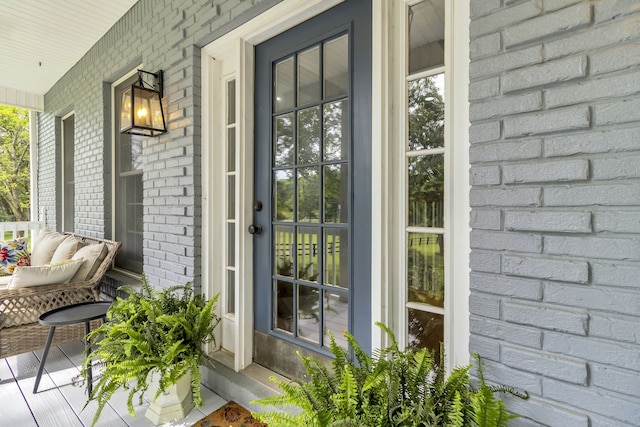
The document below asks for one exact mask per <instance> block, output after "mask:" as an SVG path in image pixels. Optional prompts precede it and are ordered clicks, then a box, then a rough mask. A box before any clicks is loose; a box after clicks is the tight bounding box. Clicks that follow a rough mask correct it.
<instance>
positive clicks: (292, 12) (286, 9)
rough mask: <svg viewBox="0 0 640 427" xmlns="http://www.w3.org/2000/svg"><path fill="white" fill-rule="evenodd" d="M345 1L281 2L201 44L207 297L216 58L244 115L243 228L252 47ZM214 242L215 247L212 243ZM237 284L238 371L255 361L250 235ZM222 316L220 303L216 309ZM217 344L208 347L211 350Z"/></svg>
mask: <svg viewBox="0 0 640 427" xmlns="http://www.w3.org/2000/svg"><path fill="white" fill-rule="evenodd" d="M342 1H344V0H284V1H282V2H280V3H279V4H277V5H276V6H274V7H272V8H271V9H269V10H267V11H266V12H264V13H262V14H260V15H259V16H257V17H256V18H254V19H252V20H250V21H249V22H247V23H246V24H244V25H241V26H240V27H238V28H236V29H234V30H233V31H231V32H229V33H227V34H225V35H223V36H221V37H220V38H219V39H217V40H216V41H214V42H212V43H210V44H209V45H207V46H205V47H204V48H203V49H202V52H201V67H202V94H203V96H202V99H203V102H202V156H203V167H202V237H203V239H202V242H203V247H202V256H203V259H204V260H205V261H204V262H203V268H202V283H203V290H204V293H205V296H206V297H208V298H210V297H212V296H213V295H215V294H217V293H220V292H223V289H222V288H221V283H223V280H222V274H223V272H224V266H223V265H222V262H223V261H222V260H223V258H224V257H222V254H221V248H220V247H219V246H220V245H219V242H220V241H221V239H219V237H218V238H216V236H222V235H224V229H223V227H222V225H223V223H224V212H223V211H221V210H220V209H219V208H217V207H219V206H224V199H222V195H224V189H223V188H222V181H223V180H222V176H221V175H220V174H219V173H218V172H219V171H221V170H224V169H223V168H221V167H220V162H221V161H222V160H223V158H224V156H220V155H219V153H220V152H221V150H222V147H215V146H214V144H215V141H216V138H217V136H218V134H217V132H219V130H220V126H221V125H220V124H221V121H220V120H221V112H220V111H219V102H217V101H219V100H220V99H223V98H221V97H220V95H221V94H220V93H219V92H220V89H219V85H218V80H219V79H220V78H221V77H222V76H220V72H219V70H220V68H221V67H220V61H225V60H228V61H234V68H235V73H236V74H235V75H236V91H237V92H236V117H240V118H244V120H241V121H240V122H239V123H238V131H239V132H238V135H237V140H236V144H237V145H236V147H237V150H239V153H240V154H239V155H240V165H239V168H240V171H239V172H240V174H239V182H240V188H241V191H242V193H241V194H238V195H237V197H238V199H239V200H238V202H237V203H238V206H237V207H238V211H237V212H238V213H239V215H238V229H239V230H241V231H245V230H246V229H247V227H248V226H249V224H251V221H252V220H253V209H252V205H253V108H254V103H253V93H254V90H253V80H254V73H253V69H254V60H253V54H254V46H255V45H257V44H260V43H262V42H263V41H266V40H269V39H270V38H272V37H275V36H276V35H278V34H280V33H283V32H284V31H286V30H288V29H289V28H291V27H294V26H296V25H298V24H300V23H302V22H304V21H306V20H307V19H309V18H311V17H313V16H315V15H318V14H320V13H322V12H324V11H325V10H328V9H330V8H332V7H333V6H335V5H337V4H339V3H341V2H342ZM216 243H218V245H216ZM237 244H238V250H239V258H238V259H240V260H242V262H241V264H240V265H239V266H238V267H239V268H238V273H237V274H238V276H239V280H238V281H237V283H239V286H238V288H237V289H236V320H235V325H234V326H233V328H232V329H233V332H234V333H235V352H234V354H233V363H232V366H231V367H232V368H233V369H235V370H236V371H240V370H242V369H244V368H246V367H248V366H249V365H250V364H251V363H252V361H253V262H252V259H253V240H252V237H251V235H250V234H248V233H242V232H241V234H239V236H238V242H237ZM217 310H218V314H220V312H219V310H220V306H219V305H218V307H217ZM217 329H218V330H217V334H218V336H217V337H216V342H217V343H220V341H221V340H220V335H219V334H220V332H221V331H220V329H219V328H217ZM215 350H217V348H210V349H208V351H209V353H211V352H213V351H215Z"/></svg>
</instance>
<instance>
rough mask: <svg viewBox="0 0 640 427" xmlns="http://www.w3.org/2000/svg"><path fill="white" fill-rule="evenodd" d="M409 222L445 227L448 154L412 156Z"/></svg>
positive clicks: (412, 224) (415, 224)
mask: <svg viewBox="0 0 640 427" xmlns="http://www.w3.org/2000/svg"><path fill="white" fill-rule="evenodd" d="M408 174H409V177H408V192H409V206H408V209H407V213H408V215H409V217H408V218H407V220H408V224H409V226H416V227H439V228H441V227H444V155H443V154H436V155H432V156H417V157H410V158H409V169H408Z"/></svg>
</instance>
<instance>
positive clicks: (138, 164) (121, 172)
mask: <svg viewBox="0 0 640 427" xmlns="http://www.w3.org/2000/svg"><path fill="white" fill-rule="evenodd" d="M136 80H137V74H136V75H133V76H132V77H130V78H128V79H126V80H125V81H123V82H121V83H119V84H117V85H116V86H115V87H114V98H113V100H114V102H113V108H114V113H115V114H114V130H113V132H114V146H113V168H114V174H113V175H114V185H113V192H114V198H113V238H114V240H117V241H119V242H122V247H121V248H120V251H119V252H118V255H117V256H116V260H115V266H116V268H118V269H120V270H124V271H127V272H130V273H135V274H140V273H142V241H143V192H142V190H143V189H142V173H143V158H142V137H140V136H137V135H129V134H123V133H120V110H121V108H122V106H121V105H120V100H121V99H122V92H124V91H125V90H126V89H127V88H130V87H131V85H132V84H133V83H134V82H135V81H136Z"/></svg>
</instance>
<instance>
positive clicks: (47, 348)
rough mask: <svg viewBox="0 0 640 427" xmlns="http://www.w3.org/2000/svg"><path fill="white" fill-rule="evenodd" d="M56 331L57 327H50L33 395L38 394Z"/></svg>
mask: <svg viewBox="0 0 640 427" xmlns="http://www.w3.org/2000/svg"><path fill="white" fill-rule="evenodd" d="M55 331H56V327H55V326H51V327H49V336H48V337H47V345H45V346H44V353H42V360H40V367H39V368H38V375H37V376H36V383H35V384H34V386H33V394H36V393H37V392H38V385H40V378H41V377H42V371H43V370H44V362H45V361H46V360H47V355H48V354H49V347H51V341H53V333H54V332H55Z"/></svg>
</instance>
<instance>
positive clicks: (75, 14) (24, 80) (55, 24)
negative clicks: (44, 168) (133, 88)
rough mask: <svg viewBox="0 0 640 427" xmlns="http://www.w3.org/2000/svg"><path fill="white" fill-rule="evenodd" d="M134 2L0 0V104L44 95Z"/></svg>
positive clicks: (36, 101) (33, 101)
mask: <svg viewBox="0 0 640 427" xmlns="http://www.w3.org/2000/svg"><path fill="white" fill-rule="evenodd" d="M136 2H137V0H109V1H104V0H64V1H61V0H0V104H8V105H16V106H20V107H26V108H32V109H42V104H43V97H44V94H45V93H46V92H47V91H48V90H49V89H51V87H52V86H53V85H54V84H55V82H57V81H58V80H59V79H60V78H61V77H62V76H63V75H64V74H65V73H66V72H67V71H68V70H69V69H70V68H71V67H72V66H73V65H74V64H75V63H76V62H77V61H78V60H79V59H80V58H82V56H83V55H84V54H85V53H86V52H87V51H88V50H89V49H90V48H91V46H93V45H94V44H95V43H96V42H97V41H98V40H99V39H100V38H101V37H102V36H103V35H104V34H105V33H106V32H107V31H108V30H109V28H111V27H112V26H113V24H115V23H116V22H117V21H118V19H120V17H122V16H123V15H124V14H125V13H126V12H127V11H128V10H129V9H130V8H131V6H133V5H134V4H135V3H136Z"/></svg>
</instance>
